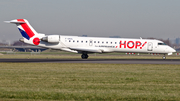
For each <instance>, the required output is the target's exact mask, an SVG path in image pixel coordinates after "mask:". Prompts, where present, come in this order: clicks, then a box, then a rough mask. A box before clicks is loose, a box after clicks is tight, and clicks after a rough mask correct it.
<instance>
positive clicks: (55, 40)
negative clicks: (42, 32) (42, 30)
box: [41, 35, 60, 43]
mask: <svg viewBox="0 0 180 101" xmlns="http://www.w3.org/2000/svg"><path fill="white" fill-rule="evenodd" d="M41 40H42V41H47V42H49V43H59V41H60V36H59V35H49V36H47V37H43V38H42V39H41Z"/></svg>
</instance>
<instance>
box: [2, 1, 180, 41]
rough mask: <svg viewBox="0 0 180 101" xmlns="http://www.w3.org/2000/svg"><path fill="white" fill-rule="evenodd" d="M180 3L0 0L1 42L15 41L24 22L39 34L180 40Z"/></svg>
mask: <svg viewBox="0 0 180 101" xmlns="http://www.w3.org/2000/svg"><path fill="white" fill-rule="evenodd" d="M179 5H180V0H0V40H18V39H19V38H20V37H21V35H20V33H19V31H18V29H17V28H16V26H15V25H11V24H6V23H4V22H3V21H7V20H13V19H17V18H25V19H27V20H28V21H29V22H30V24H31V25H32V26H33V27H34V29H35V30H36V31H37V32H39V33H45V34H59V35H78V36H81V35H88V36H94V37H97V36H100V37H108V36H115V35H116V36H121V37H124V38H139V37H143V38H147V37H155V38H163V39H167V38H175V37H179V36H180V6H179Z"/></svg>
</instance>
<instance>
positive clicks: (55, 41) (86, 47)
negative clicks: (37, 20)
mask: <svg viewBox="0 0 180 101" xmlns="http://www.w3.org/2000/svg"><path fill="white" fill-rule="evenodd" d="M5 22H6V23H12V24H16V25H17V27H18V29H19V31H20V33H21V35H22V38H20V39H19V40H20V41H22V42H24V43H27V44H30V45H35V46H39V47H44V48H51V49H56V50H62V51H67V52H73V53H80V54H82V55H81V58H82V59H87V58H88V57H89V56H88V54H90V53H110V52H126V53H158V54H164V55H163V57H162V58H163V59H166V54H168V55H172V54H173V53H174V52H176V50H175V49H173V48H171V47H170V46H168V45H166V44H165V43H164V42H162V41H160V40H155V39H153V40H152V39H142V38H140V39H130V38H103V37H80V36H66V35H45V34H42V33H37V32H36V31H35V30H34V29H33V27H32V26H31V25H30V24H29V22H28V21H27V20H26V19H15V20H11V21H5Z"/></svg>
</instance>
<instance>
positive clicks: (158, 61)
mask: <svg viewBox="0 0 180 101" xmlns="http://www.w3.org/2000/svg"><path fill="white" fill-rule="evenodd" d="M3 62H6V63H102V64H180V59H166V60H162V59H87V60H83V59H0V63H3Z"/></svg>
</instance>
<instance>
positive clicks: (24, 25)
mask: <svg viewBox="0 0 180 101" xmlns="http://www.w3.org/2000/svg"><path fill="white" fill-rule="evenodd" d="M17 21H21V22H25V21H24V19H17ZM20 25H21V27H22V28H23V29H20V28H19V31H20V32H21V34H22V36H23V37H25V38H26V39H28V40H29V39H30V38H31V37H33V36H34V35H35V34H34V33H33V31H32V30H31V28H30V27H29V26H28V24H27V23H21V24H20Z"/></svg>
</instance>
